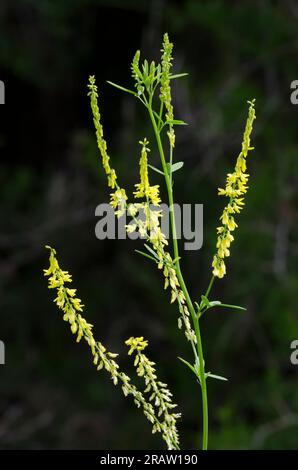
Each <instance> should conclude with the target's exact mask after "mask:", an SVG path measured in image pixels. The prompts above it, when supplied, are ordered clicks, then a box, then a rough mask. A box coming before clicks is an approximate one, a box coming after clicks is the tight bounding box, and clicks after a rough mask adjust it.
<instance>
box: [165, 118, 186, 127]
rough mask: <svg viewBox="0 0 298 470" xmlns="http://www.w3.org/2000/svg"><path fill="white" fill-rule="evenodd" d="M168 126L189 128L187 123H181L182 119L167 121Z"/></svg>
mask: <svg viewBox="0 0 298 470" xmlns="http://www.w3.org/2000/svg"><path fill="white" fill-rule="evenodd" d="M166 124H170V125H174V126H188V124H187V122H185V121H181V120H180V119H172V120H169V121H166Z"/></svg>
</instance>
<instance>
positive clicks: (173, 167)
mask: <svg viewBox="0 0 298 470" xmlns="http://www.w3.org/2000/svg"><path fill="white" fill-rule="evenodd" d="M167 165H168V169H169V172H171V173H174V171H178V170H180V168H182V167H183V165H184V162H176V163H173V164H172V165H171V164H170V163H168V164H167Z"/></svg>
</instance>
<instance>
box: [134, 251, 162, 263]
mask: <svg viewBox="0 0 298 470" xmlns="http://www.w3.org/2000/svg"><path fill="white" fill-rule="evenodd" d="M135 252H136V253H139V254H140V255H142V256H145V257H146V258H149V259H152V260H153V261H154V262H155V263H157V260H156V258H153V256H150V255H148V253H144V252H143V251H140V250H135Z"/></svg>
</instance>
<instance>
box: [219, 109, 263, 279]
mask: <svg viewBox="0 0 298 470" xmlns="http://www.w3.org/2000/svg"><path fill="white" fill-rule="evenodd" d="M248 103H249V111H248V117H247V121H246V126H245V131H244V135H243V142H242V149H241V152H240V154H239V156H238V158H237V162H236V166H235V171H234V172H233V173H228V175H227V180H226V187H225V188H224V189H223V188H219V189H218V194H219V195H220V196H226V197H228V198H229V203H228V205H227V206H226V207H225V208H224V210H223V213H222V215H221V217H220V220H221V222H222V225H221V226H220V227H217V234H218V238H217V243H216V248H217V253H216V254H215V256H214V258H213V262H212V267H213V275H214V276H216V277H219V278H222V277H223V276H224V275H225V274H226V266H225V262H224V258H226V257H228V256H229V255H230V250H229V248H230V245H231V242H232V241H233V240H234V236H233V235H232V232H233V231H234V230H235V229H236V227H238V225H237V223H236V222H235V219H234V214H239V212H240V211H241V210H242V208H243V206H244V198H243V197H242V196H244V195H245V193H246V192H247V189H248V186H247V182H248V178H249V175H248V174H247V173H246V157H247V155H248V152H249V151H250V150H253V147H251V145H250V137H251V133H252V129H253V122H254V120H255V119H256V113H255V107H254V103H255V100H253V101H249V102H248Z"/></svg>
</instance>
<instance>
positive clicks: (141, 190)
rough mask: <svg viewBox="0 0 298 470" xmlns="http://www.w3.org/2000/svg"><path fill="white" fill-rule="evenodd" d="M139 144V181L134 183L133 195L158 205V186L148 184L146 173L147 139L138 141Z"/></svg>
mask: <svg viewBox="0 0 298 470" xmlns="http://www.w3.org/2000/svg"><path fill="white" fill-rule="evenodd" d="M139 144H141V146H142V149H141V158H140V183H137V184H136V185H135V187H136V191H134V196H135V197H136V198H141V197H145V198H146V199H147V200H148V201H149V202H151V203H152V204H153V205H155V206H159V204H160V198H159V186H158V185H154V186H150V183H149V175H148V153H149V152H150V149H149V147H148V144H149V141H148V140H147V139H146V137H145V139H144V140H143V141H140V142H139Z"/></svg>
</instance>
